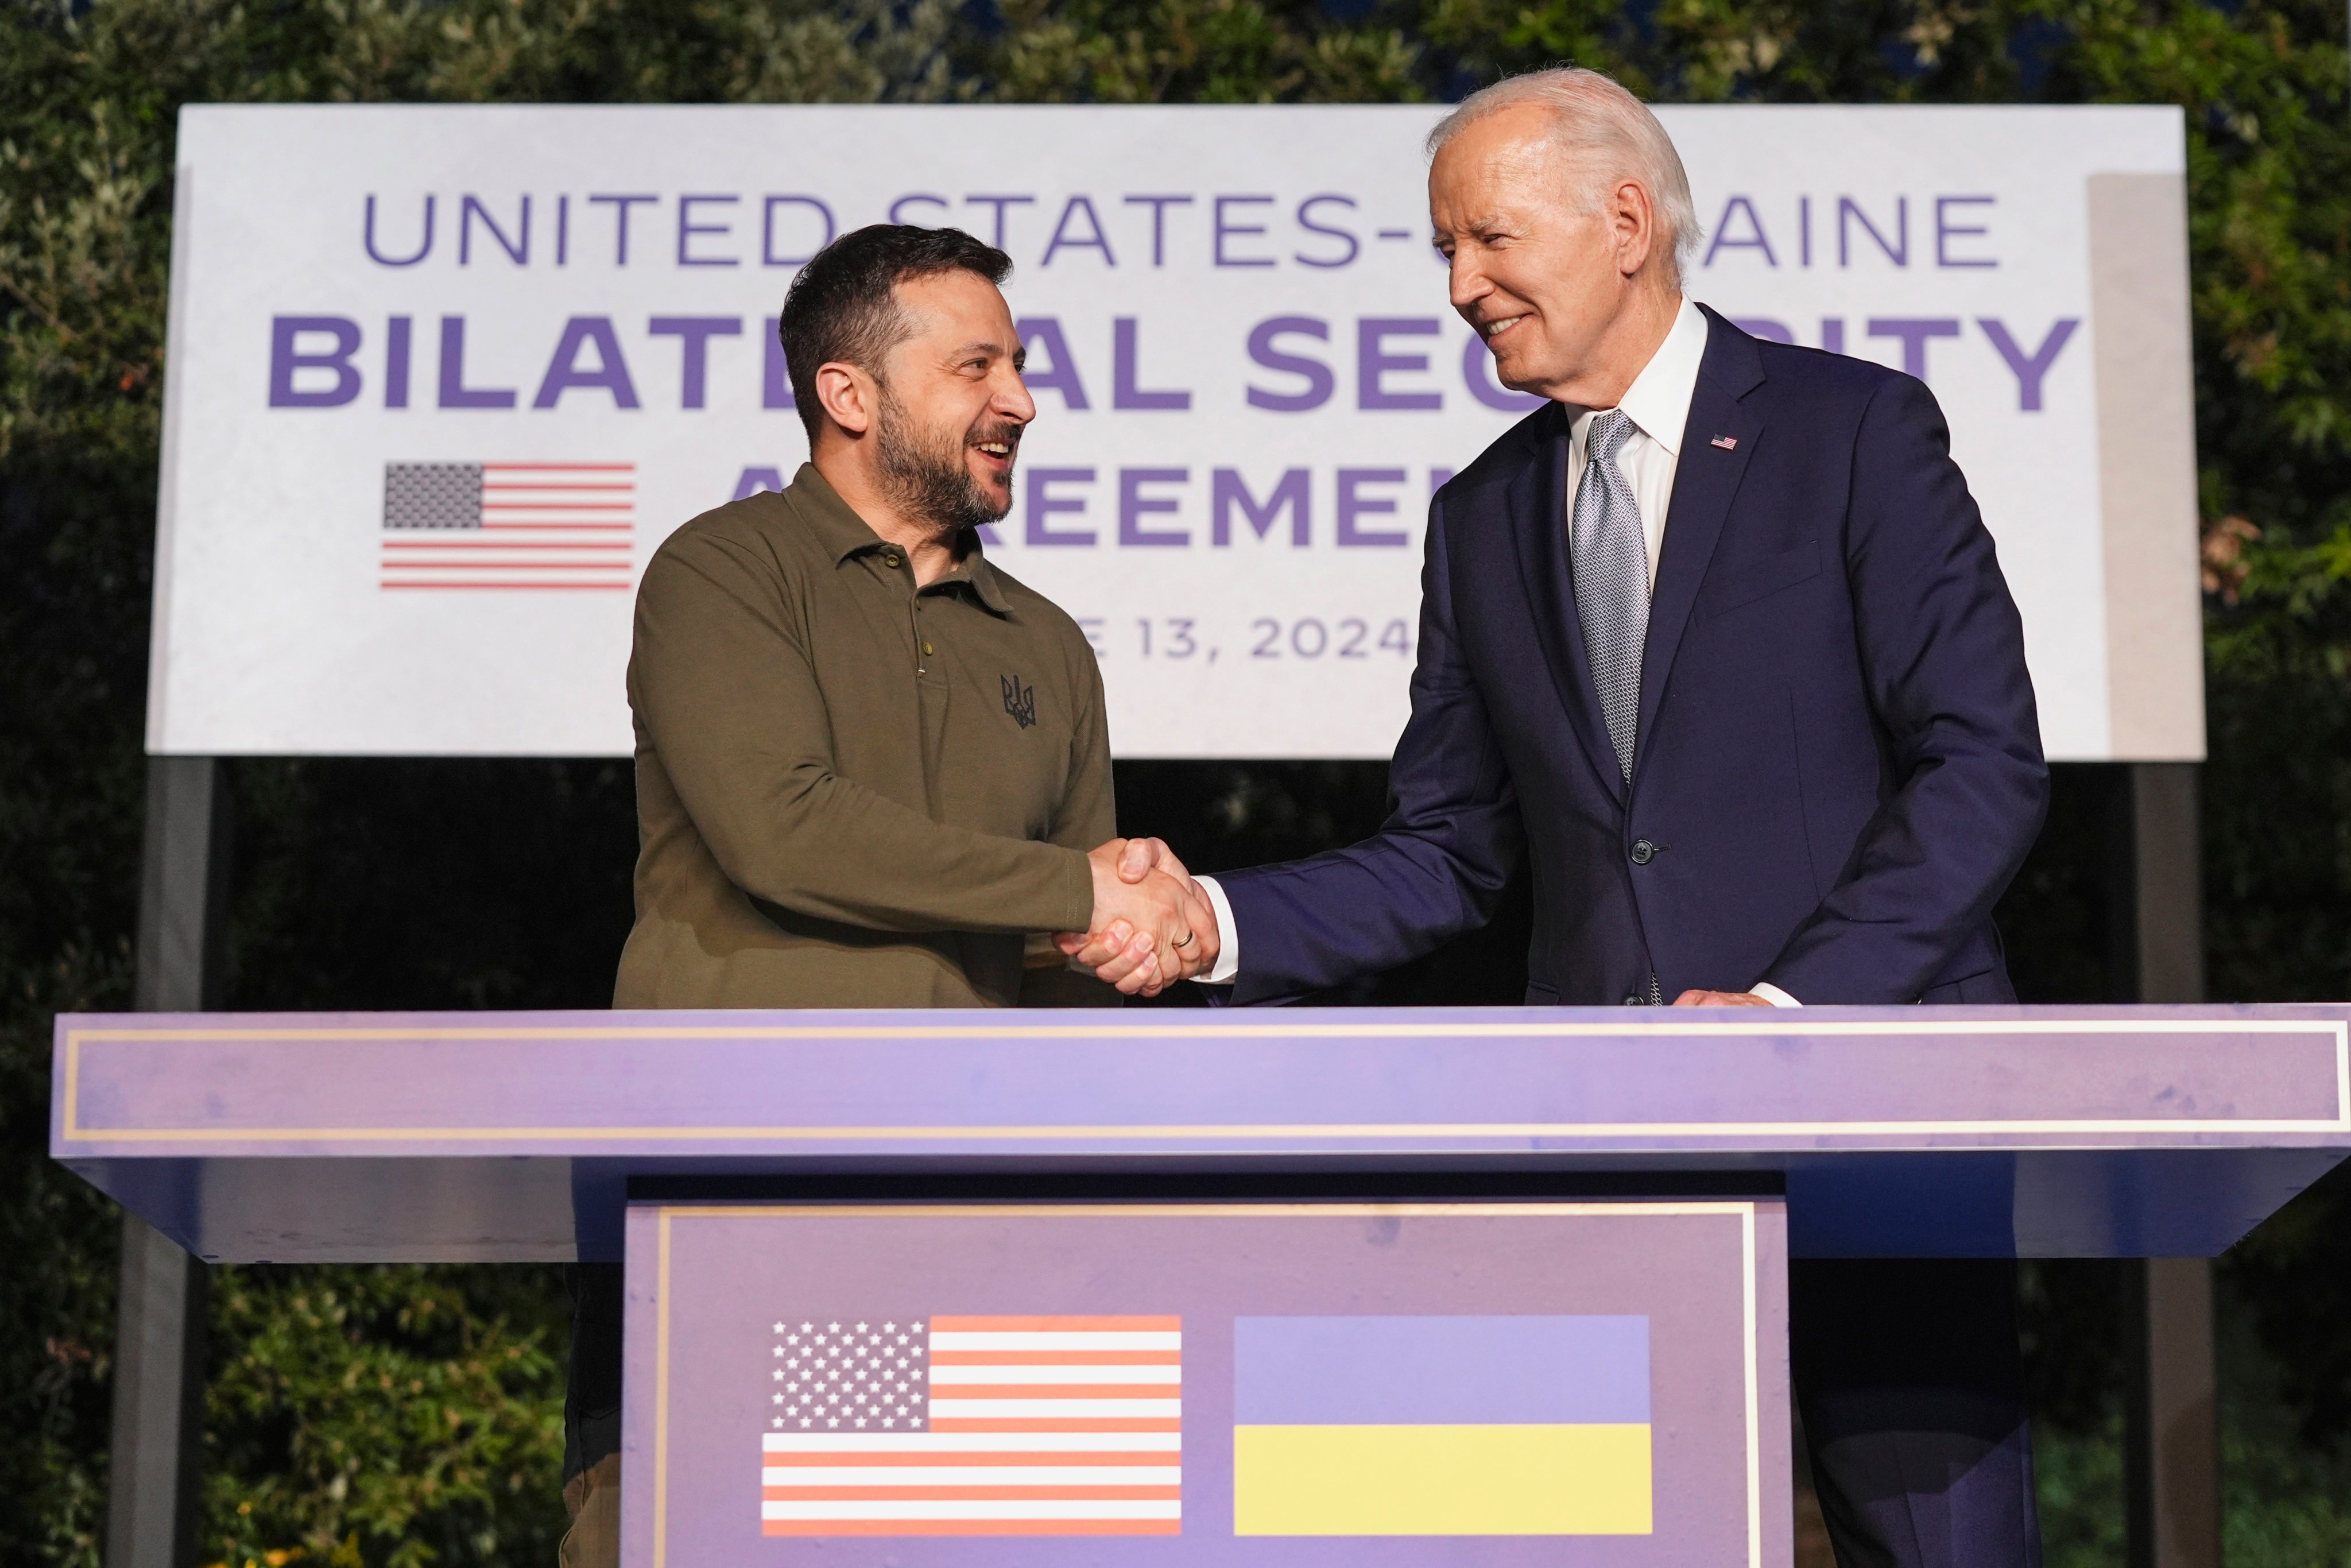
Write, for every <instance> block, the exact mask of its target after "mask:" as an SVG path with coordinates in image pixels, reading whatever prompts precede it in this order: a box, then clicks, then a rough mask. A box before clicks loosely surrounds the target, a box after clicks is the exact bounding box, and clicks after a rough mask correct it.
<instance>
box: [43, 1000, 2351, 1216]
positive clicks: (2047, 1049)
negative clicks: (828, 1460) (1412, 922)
mask: <svg viewBox="0 0 2351 1568" xmlns="http://www.w3.org/2000/svg"><path fill="white" fill-rule="evenodd" d="M2346 1026H2351V1007H2341V1006H2274V1007H2168V1008H2155V1007H2114V1008H1935V1009H1921V1008H1812V1009H1804V1010H1802V1011H1801V1012H1778V1011H1775V1012H1771V1013H1766V1014H1762V1015H1761V1016H1759V1015H1758V1013H1757V1012H1755V1011H1754V1010H1751V1009H1666V1010H1663V1011H1658V1010H1653V1009H1535V1008H1527V1009H1280V1010H1273V1009H1265V1010H1256V1009H1252V1010H1241V1009H1215V1010H1202V1009H1149V1010H1145V1009H1133V1010H1128V1011H1123V1012H1117V1011H1105V1012H1061V1011H1056V1012H1050V1013H1033V1012H1032V1013H1006V1012H939V1011H903V1012H901V1011H874V1012H680V1013H650V1012H639V1013H625V1012H566V1013H436V1014H421V1013H420V1014H408V1013H379V1014H300V1015H296V1014H205V1015H197V1014H162V1013H150V1014H118V1015H104V1016H99V1015H66V1016H61V1017H60V1018H59V1019H57V1034H56V1048H55V1051H56V1054H55V1063H56V1077H55V1090H54V1095H53V1101H52V1105H51V1112H50V1152H51V1154H52V1155H55V1156H56V1157H57V1159H59V1160H62V1161H63V1162H65V1163H66V1164H67V1165H68V1166H72V1167H73V1168H74V1169H75V1170H77V1171H78V1172H80V1173H81V1174H82V1175H83V1176H86V1177H88V1178H89V1180H90V1181H92V1182H93V1183H95V1184H96V1185H97V1186H99V1187H100V1188H102V1189H103V1190H105V1191H106V1192H108V1193H110V1195H112V1196H113V1197H116V1198H118V1199H120V1201H121V1202H123V1203H124V1204H125V1205H126V1206H127V1207H130V1208H131V1209H133V1210H134V1211H136V1212H137V1213H139V1214H140V1215H141V1216H142V1217H144V1218H147V1219H148V1220H150V1221H151V1222H152V1223H154V1224H155V1225H156V1226H158V1227H159V1228H162V1230H163V1231H164V1232H165V1233H167V1234H169V1235H171V1236H172V1237H173V1238H174V1239H178V1240H179V1241H181V1242H182V1243H183V1245H186V1246H187V1247H189V1248H190V1249H191V1250H193V1251H195V1252H197V1253H198V1254H199V1255H201V1256H204V1257H206V1258H208V1259H214V1260H223V1261H239V1260H277V1261H294V1260H363V1259H386V1260H391V1259H442V1260H498V1259H505V1260H545V1259H558V1258H569V1257H572V1256H575V1255H578V1256H591V1257H612V1256H617V1255H618V1249H619V1242H620V1219H621V1212H622V1204H623V1202H624V1200H625V1198H626V1197H627V1196H629V1195H630V1193H631V1192H632V1191H633V1192H634V1193H635V1194H636V1195H637V1196H641V1197H642V1196H649V1195H665V1196H675V1195H681V1194H684V1193H689V1192H691V1193H700V1194H705V1195H708V1194H720V1195H726V1194H732V1195H737V1196H745V1197H768V1198H774V1197H792V1196H821V1197H829V1198H837V1197H842V1196H852V1197H853V1196H857V1195H859V1194H864V1193H882V1192H887V1193H891V1194H900V1193H911V1192H920V1193H924V1194H927V1195H930V1196H944V1197H958V1196H971V1197H1003V1196H1006V1195H1008V1194H1014V1195H1017V1194H1021V1193H1030V1194H1041V1193H1047V1192H1050V1193H1051V1194H1052V1195H1055V1196H1060V1195H1063V1194H1071V1193H1087V1194H1094V1195H1107V1196H1133V1197H1151V1196H1164V1195H1165V1194H1167V1193H1170V1192H1175V1191H1185V1192H1194V1191H1200V1192H1206V1191H1216V1192H1220V1193H1232V1192H1264V1193H1269V1194H1270V1193H1275V1192H1279V1193H1280V1194H1283V1195H1293V1196H1294V1195H1298V1194H1307V1195H1313V1194H1316V1193H1323V1192H1327V1193H1328V1194H1329V1195H1331V1196H1347V1197H1354V1198H1358V1199H1360V1198H1362V1197H1365V1196H1378V1195H1383V1194H1384V1195H1387V1196H1392V1197H1400V1198H1401V1197H1428V1196H1435V1195H1441V1194H1445V1193H1453V1192H1463V1191H1472V1190H1474V1191H1476V1192H1479V1193H1481V1194H1488V1195H1491V1194H1496V1193H1505V1192H1508V1193H1521V1194H1523V1195H1525V1196H1529V1197H1536V1196H1559V1195H1565V1194H1577V1193H1582V1194H1602V1195H1606V1194H1621V1195H1627V1196H1631V1195H1655V1194H1658V1193H1682V1194H1698V1193H1703V1192H1716V1191H1720V1192H1739V1193H1750V1194H1751V1193H1762V1192H1780V1191H1784V1192H1785V1193H1786V1195H1787V1197H1788V1200H1789V1211H1790V1230H1791V1246H1792V1251H1793V1252H1794V1253H1795V1254H1796V1255H1797V1256H1886V1255H1914V1256H1915V1255H1930V1256H1931V1255H1950V1256H2005V1255H2011V1254H2012V1255H2019V1256H2067V1255H2072V1256H2149V1255H2210V1254H2212V1253H2216V1252H2219V1251H2220V1250H2222V1249H2225V1248H2227V1247H2228V1246H2229V1245H2230V1244H2231V1243H2232V1242H2234V1241H2235V1240H2236V1239H2238V1238H2240V1237H2241V1236H2242V1235H2244V1234H2245V1233H2246V1232H2247V1231H2249V1230H2251V1229H2252V1228H2253V1226H2255V1225H2257V1224H2258V1223H2260V1222H2261V1220H2262V1219H2263V1218H2266V1217H2267V1216H2268V1215H2270V1214H2271V1213H2273V1212H2274V1211H2275V1210H2276V1209H2277V1208H2278V1207H2281V1206H2283V1204H2284V1203H2285V1202H2286V1201H2287V1200H2288V1199H2289V1198H2291V1197H2293V1196H2294V1194H2295V1193H2296V1192H2298V1191H2300V1190H2301V1189H2302V1188H2303V1187H2304V1186H2307V1185H2308V1184H2309V1183H2310V1182H2311V1181H2312V1180H2314V1179H2315V1178H2316V1177H2317V1176H2318V1175H2320V1174H2321V1173H2322V1172H2324V1171H2325V1169H2326V1168H2327V1167H2329V1166H2332V1165H2333V1164H2335V1162H2336V1161H2337V1160H2339V1159H2341V1158H2343V1157H2344V1156H2345V1155H2346V1154H2351V1041H2347V1040H2346ZM877 1184H878V1185H877ZM1251 1184H1255V1185H1254V1186H1252V1185H1251Z"/></svg>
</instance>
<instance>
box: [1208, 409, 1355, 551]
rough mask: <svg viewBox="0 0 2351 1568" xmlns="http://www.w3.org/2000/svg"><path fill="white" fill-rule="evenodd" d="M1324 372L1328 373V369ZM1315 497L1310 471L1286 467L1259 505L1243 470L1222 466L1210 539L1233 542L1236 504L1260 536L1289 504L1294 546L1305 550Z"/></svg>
mask: <svg viewBox="0 0 2351 1568" xmlns="http://www.w3.org/2000/svg"><path fill="white" fill-rule="evenodd" d="M1324 373H1325V374H1328V372H1327V371H1326V372H1324ZM1312 496H1313V491H1312V489H1311V487H1310V486H1309V482H1308V474H1307V471H1306V470H1305V469H1303V468H1286V469H1284V470H1282V475H1281V479H1280V483H1279V484H1277V485H1275V486H1274V487H1273V494H1271V495H1270V496H1268V497H1266V498H1265V504H1264V505H1263V506H1259V504H1258V500H1257V497H1254V496H1252V495H1250V494H1249V481H1247V480H1246V479H1243V478H1242V477H1241V475H1240V470H1239V469H1238V468H1219V469H1217V471H1216V474H1215V476H1213V478H1212V480H1211V482H1210V486H1209V492H1208V508H1209V511H1208V516H1209V518H1210V522H1209V535H1208V538H1209V542H1210V543H1212V544H1215V545H1218V546H1224V545H1229V544H1231V543H1232V542H1233V508H1234V507H1239V508H1240V509H1241V516H1242V517H1246V518H1248V519H1249V528H1250V529H1251V530H1252V531H1254V532H1255V533H1256V535H1257V537H1258V538H1266V537H1267V536H1268V535H1270V534H1271V533H1272V532H1273V520H1274V518H1275V517H1277V516H1278V515H1280V511H1281V508H1282V507H1289V508H1290V547H1291V548H1292V549H1305V548H1306V546H1307V544H1308V542H1309V540H1310V539H1311V532H1312V530H1311V527H1310V524H1309V521H1308V518H1309V515H1310V508H1311V498H1312Z"/></svg>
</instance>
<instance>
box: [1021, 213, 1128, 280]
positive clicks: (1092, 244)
mask: <svg viewBox="0 0 2351 1568" xmlns="http://www.w3.org/2000/svg"><path fill="white" fill-rule="evenodd" d="M1080 212H1083V213H1084V214H1086V236H1085V237H1081V236H1078V235H1071V233H1070V220H1071V218H1073V217H1075V216H1077V214H1079V213H1080ZM1064 250H1098V251H1100V252H1102V265H1103V266H1104V267H1116V266H1117V265H1118V257H1116V256H1113V255H1112V254H1111V251H1110V236H1109V235H1105V234H1104V233H1102V218H1101V216H1100V214H1097V213H1095V211H1094V204H1093V203H1092V202H1091V201H1089V200H1087V199H1086V198H1085V197H1083V196H1071V198H1070V199H1069V200H1068V201H1067V202H1066V203H1064V204H1062V206H1061V219H1060V221H1058V222H1057V223H1055V224H1054V225H1053V237H1052V238H1051V239H1050V240H1047V241H1046V242H1045V259H1044V260H1042V261H1040V262H1039V263H1038V264H1037V265H1038V266H1040V267H1050V266H1052V265H1053V257H1054V256H1056V255H1058V254H1059V253H1061V251H1064Z"/></svg>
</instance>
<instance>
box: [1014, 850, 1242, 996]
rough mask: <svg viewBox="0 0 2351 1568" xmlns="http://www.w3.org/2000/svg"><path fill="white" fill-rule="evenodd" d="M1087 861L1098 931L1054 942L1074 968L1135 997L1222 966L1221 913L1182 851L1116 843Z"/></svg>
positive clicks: (1063, 936) (1069, 934) (1070, 933)
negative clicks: (1181, 856)
mask: <svg viewBox="0 0 2351 1568" xmlns="http://www.w3.org/2000/svg"><path fill="white" fill-rule="evenodd" d="M1086 859H1087V861H1088V862H1091V864H1092V867H1093V878H1094V911H1093V918H1092V923H1091V926H1090V928H1089V929H1088V930H1085V931H1065V932H1062V933H1061V935H1060V936H1056V937H1055V938H1054V942H1055V944H1056V945H1057V946H1060V948H1061V951H1062V952H1064V953H1066V954H1068V955H1069V956H1070V959H1071V962H1072V963H1073V964H1074V965H1076V966H1077V967H1081V968H1085V969H1090V970H1092V972H1093V974H1094V977H1096V978H1097V979H1101V980H1105V981H1107V982H1109V983H1110V984H1111V985H1113V986H1115V987H1117V988H1119V990H1120V991H1121V992H1123V993H1124V994H1125V995H1127V996H1130V997H1132V996H1138V995H1140V996H1145V997H1155V996H1157V995H1158V994H1159V993H1160V992H1161V991H1164V990H1165V989H1166V988H1168V987H1170V986H1172V985H1174V984H1175V982H1176V981H1178V980H1188V979H1190V978H1192V977H1194V976H1196V975H1204V974H1207V972H1208V970H1209V969H1211V968H1213V967H1215V965H1216V962H1217V950H1218V948H1219V946H1220V945H1221V941H1222V936H1221V933H1219V932H1218V931H1217V914H1216V910H1215V908H1214V906H1212V905H1211V904H1209V902H1208V896H1207V894H1205V893H1203V892H1202V891H1201V889H1200V884H1199V883H1196V882H1194V881H1193V880H1192V873H1189V872H1187V871H1186V870H1185V869H1184V862H1182V861H1179V860H1177V859H1176V858H1175V852H1174V851H1172V850H1170V849H1169V848H1168V847H1167V846H1166V845H1165V843H1163V842H1161V841H1159V840H1157V839H1113V840H1111V841H1110V842H1108V843H1106V844H1103V845H1102V847H1101V848H1099V849H1097V850H1094V851H1093V852H1092V853H1090V854H1088V855H1087V856H1086Z"/></svg>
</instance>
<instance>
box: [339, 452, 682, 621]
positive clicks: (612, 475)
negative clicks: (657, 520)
mask: <svg viewBox="0 0 2351 1568" xmlns="http://www.w3.org/2000/svg"><path fill="white" fill-rule="evenodd" d="M636 515H637V465H635V464H633V463H387V464H385V465H384V468H383V540H382V545H381V549H380V550H379V551H378V554H379V555H380V556H381V569H382V570H381V582H382V586H383V587H385V588H387V589H394V588H427V589H468V588H531V589H536V588H549V589H585V590H598V589H604V590H610V589H620V590H622V591H626V590H627V589H628V588H629V587H630V586H631V582H632V560H633V559H634V555H635V550H636V544H635V538H636V535H635V529H636Z"/></svg>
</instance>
